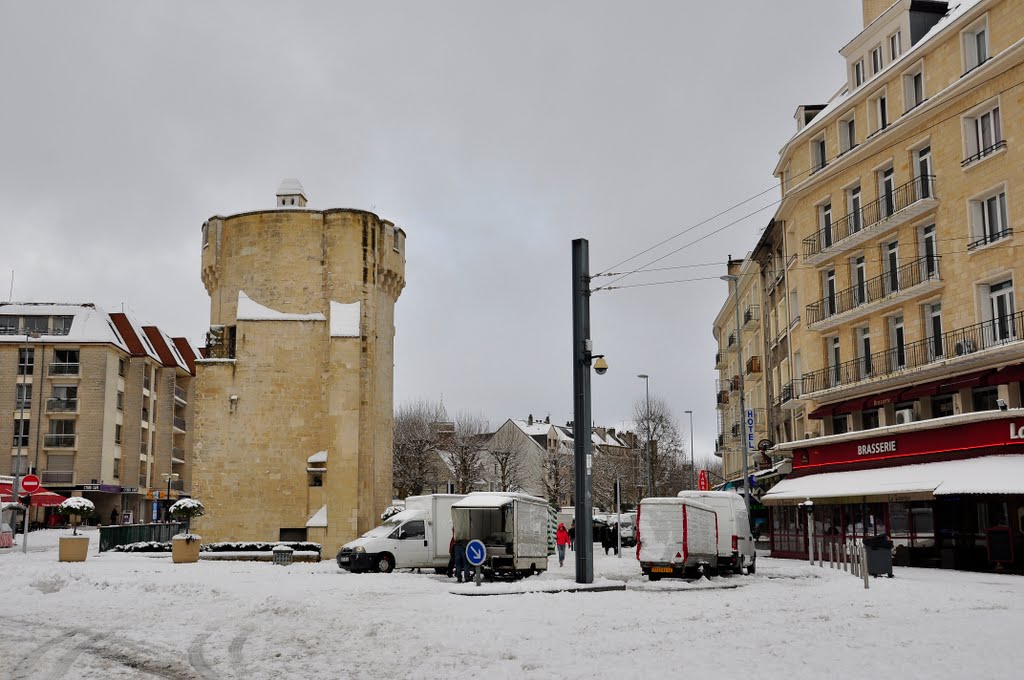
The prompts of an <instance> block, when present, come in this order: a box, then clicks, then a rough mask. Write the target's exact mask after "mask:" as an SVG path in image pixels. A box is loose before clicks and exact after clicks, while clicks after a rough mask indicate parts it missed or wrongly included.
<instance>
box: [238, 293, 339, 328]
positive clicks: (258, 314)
mask: <svg viewBox="0 0 1024 680" xmlns="http://www.w3.org/2000/svg"><path fill="white" fill-rule="evenodd" d="M235 318H236V319H237V320H239V321H327V318H326V317H325V316H324V315H323V314H321V313H320V312H314V313H313V314H287V313H285V312H279V311H277V310H276V309H271V308H270V307H264V306H263V305H261V304H260V303H258V302H254V301H253V300H252V298H250V297H249V296H248V295H246V294H245V291H243V290H239V291H238V311H237V313H236V314H235Z"/></svg>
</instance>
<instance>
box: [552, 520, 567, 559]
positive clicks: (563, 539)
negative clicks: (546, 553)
mask: <svg viewBox="0 0 1024 680" xmlns="http://www.w3.org/2000/svg"><path fill="white" fill-rule="evenodd" d="M555 543H556V544H557V545H558V566H560V567H561V566H564V565H565V546H567V545H569V532H568V531H566V530H565V525H564V524H561V523H560V524H559V525H558V531H556V532H555Z"/></svg>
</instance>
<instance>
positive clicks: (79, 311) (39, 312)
mask: <svg viewBox="0 0 1024 680" xmlns="http://www.w3.org/2000/svg"><path fill="white" fill-rule="evenodd" d="M0 316H70V317H73V318H72V320H71V328H70V329H69V332H68V334H67V335H42V336H40V340H41V341H45V342H48V343H59V342H68V343H90V342H100V343H109V344H111V345H115V346H116V347H118V348H120V349H122V350H124V351H125V352H128V351H129V350H128V346H127V345H126V344H125V342H124V340H123V339H122V338H121V335H120V334H119V333H118V332H117V329H116V328H114V326H113V324H112V323H111V321H110V315H109V314H107V313H106V312H104V311H102V310H100V309H97V308H96V305H94V304H91V303H82V304H73V303H32V302H13V303H12V302H0ZM0 342H9V343H23V342H25V336H24V335H0Z"/></svg>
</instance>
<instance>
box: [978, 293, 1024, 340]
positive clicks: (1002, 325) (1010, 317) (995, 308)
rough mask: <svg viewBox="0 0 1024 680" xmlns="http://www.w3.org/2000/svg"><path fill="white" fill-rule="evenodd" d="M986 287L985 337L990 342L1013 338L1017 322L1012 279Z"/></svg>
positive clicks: (1015, 333) (1015, 334)
mask: <svg viewBox="0 0 1024 680" xmlns="http://www.w3.org/2000/svg"><path fill="white" fill-rule="evenodd" d="M986 287H987V288H988V291H987V293H988V295H987V297H988V305H986V309H985V339H986V340H987V341H988V342H989V343H990V344H996V343H1001V342H1006V341H1008V340H1013V339H1015V338H1016V337H1017V324H1016V319H1015V318H1014V311H1015V310H1014V305H1013V279H1008V280H1006V281H1000V282H999V283H994V284H992V285H990V286H986Z"/></svg>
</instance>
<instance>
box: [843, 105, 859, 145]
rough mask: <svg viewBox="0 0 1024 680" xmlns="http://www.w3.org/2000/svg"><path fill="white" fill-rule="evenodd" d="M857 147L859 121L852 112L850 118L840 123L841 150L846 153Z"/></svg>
mask: <svg viewBox="0 0 1024 680" xmlns="http://www.w3.org/2000/svg"><path fill="white" fill-rule="evenodd" d="M855 146H857V121H856V116H855V115H854V112H853V111H851V112H850V115H849V117H848V118H844V119H842V120H840V121H839V150H840V152H841V153H846V152H847V151H849V150H850V149H852V148H853V147H855Z"/></svg>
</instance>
